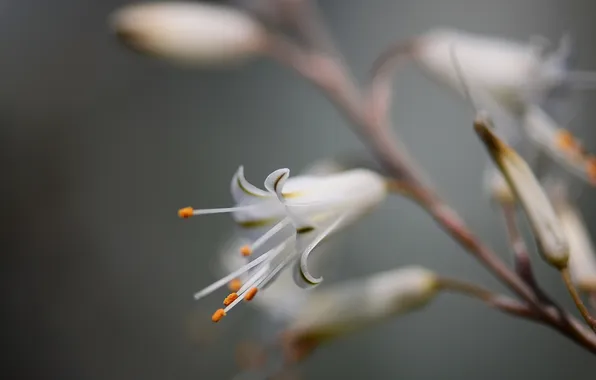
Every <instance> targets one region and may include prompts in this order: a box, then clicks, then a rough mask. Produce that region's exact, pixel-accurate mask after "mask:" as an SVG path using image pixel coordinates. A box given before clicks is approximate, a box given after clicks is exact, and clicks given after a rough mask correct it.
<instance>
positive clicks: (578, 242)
mask: <svg viewBox="0 0 596 380" xmlns="http://www.w3.org/2000/svg"><path fill="white" fill-rule="evenodd" d="M549 190H550V192H549V193H550V195H551V199H553V203H554V205H555V209H556V211H557V214H558V215H559V219H560V220H561V225H562V226H563V232H564V233H565V234H566V235H567V239H568V241H569V248H570V257H569V272H570V273H571V279H572V281H573V282H574V283H575V285H576V286H577V288H578V289H579V290H581V291H584V292H586V293H592V294H596V251H595V250H594V245H593V244H592V239H591V238H590V233H589V232H588V230H587V228H586V223H585V222H584V220H583V218H582V216H581V213H580V212H579V210H578V209H577V207H576V206H575V205H574V204H573V201H572V199H571V197H570V196H569V194H568V190H567V185H566V184H565V182H564V181H561V182H559V183H557V184H552V185H551V186H550V187H549Z"/></svg>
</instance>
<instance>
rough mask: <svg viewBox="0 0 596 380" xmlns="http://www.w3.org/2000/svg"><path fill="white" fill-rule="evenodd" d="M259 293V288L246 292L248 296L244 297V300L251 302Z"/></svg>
mask: <svg viewBox="0 0 596 380" xmlns="http://www.w3.org/2000/svg"><path fill="white" fill-rule="evenodd" d="M258 291H259V289H257V288H250V289H249V290H248V291H247V292H246V296H244V299H245V300H246V301H250V300H252V299H253V298H255V296H256V295H257V292H258Z"/></svg>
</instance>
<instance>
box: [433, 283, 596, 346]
mask: <svg viewBox="0 0 596 380" xmlns="http://www.w3.org/2000/svg"><path fill="white" fill-rule="evenodd" d="M439 286H440V287H441V288H443V289H444V290H448V291H453V292H457V293H460V294H464V295H467V296H470V297H473V298H476V299H479V300H481V301H482V302H484V303H485V304H486V305H488V306H490V307H492V308H494V309H496V310H499V311H501V312H503V313H505V314H510V315H513V316H516V317H520V318H524V319H528V320H531V321H535V322H539V323H542V324H545V325H547V326H549V327H551V328H553V329H555V330H557V331H559V332H560V333H561V334H563V335H565V336H566V337H568V338H570V339H571V340H573V341H574V342H576V343H577V344H579V345H580V346H582V347H584V348H586V349H587V350H588V351H590V352H592V353H595V354H596V345H595V344H594V343H596V339H595V337H594V336H593V335H591V334H586V331H585V329H584V328H583V326H582V325H581V324H579V323H578V322H577V321H574V322H573V326H571V327H572V328H571V329H570V328H569V320H568V319H567V318H566V316H565V315H562V314H561V313H560V311H559V310H558V309H557V308H556V307H554V306H551V307H548V308H545V313H546V314H547V316H548V318H544V317H542V316H541V315H540V314H538V313H536V311H534V310H532V309H531V308H529V307H528V306H527V305H524V304H523V303H520V302H518V301H516V300H514V299H512V298H509V297H507V296H503V295H500V294H496V293H493V292H491V291H490V290H486V289H484V288H482V287H480V286H478V285H476V284H472V283H469V282H466V281H462V280H458V279H453V278H447V277H440V278H439Z"/></svg>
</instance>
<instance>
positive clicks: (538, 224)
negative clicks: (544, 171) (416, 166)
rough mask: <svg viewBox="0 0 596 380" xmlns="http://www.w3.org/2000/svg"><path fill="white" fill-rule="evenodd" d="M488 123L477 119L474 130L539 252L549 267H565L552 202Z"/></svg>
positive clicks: (566, 251)
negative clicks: (518, 207)
mask: <svg viewBox="0 0 596 380" xmlns="http://www.w3.org/2000/svg"><path fill="white" fill-rule="evenodd" d="M488 124H489V123H488V122H487V120H477V121H476V122H475V123H474V127H475V129H476V132H477V133H478V135H479V137H480V138H481V140H482V142H483V143H484V144H485V146H486V148H487V150H488V152H489V153H490V155H491V157H492V159H493V161H494V162H495V164H496V165H497V166H498V167H499V169H500V170H501V173H502V174H503V176H504V178H505V179H506V180H507V183H508V184H509V186H510V188H511V189H512V190H513V193H514V194H515V195H516V197H517V199H518V200H519V202H520V204H521V205H522V207H523V208H524V211H525V213H526V215H527V216H528V219H529V221H530V225H531V227H532V230H533V232H534V236H535V237H536V241H537V242H538V246H539V248H540V253H541V254H542V255H543V257H544V259H545V260H546V261H547V262H548V263H549V264H551V265H553V266H555V267H557V268H564V267H566V266H567V264H568V261H569V243H568V241H567V236H566V235H565V234H564V232H563V228H562V226H561V223H560V221H559V218H558V216H557V214H556V213H555V210H554V208H553V205H552V203H551V202H550V200H549V198H548V196H547V195H546V192H545V191H544V189H543V188H542V186H541V184H540V182H539V181H538V179H537V178H536V176H535V175H534V173H533V172H532V169H531V168H530V166H529V165H528V163H527V162H526V161H525V160H524V159H523V158H522V157H521V156H520V155H519V154H517V152H515V151H514V150H513V149H512V148H511V147H509V146H508V145H507V144H505V143H504V142H503V141H502V140H501V139H499V138H498V137H497V136H496V135H495V134H494V133H493V132H492V131H491V130H490V129H489V127H488Z"/></svg>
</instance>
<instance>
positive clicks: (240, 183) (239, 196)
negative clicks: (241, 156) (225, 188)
mask: <svg viewBox="0 0 596 380" xmlns="http://www.w3.org/2000/svg"><path fill="white" fill-rule="evenodd" d="M230 190H231V192H232V198H234V201H235V202H236V203H245V202H256V201H259V200H263V199H269V198H271V194H269V193H268V192H266V191H264V190H261V189H259V188H258V187H256V186H255V185H253V184H252V183H250V182H248V181H247V180H246V178H245V177H244V167H243V166H240V167H238V170H237V171H236V173H235V174H234V177H232V182H231V184H230Z"/></svg>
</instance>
